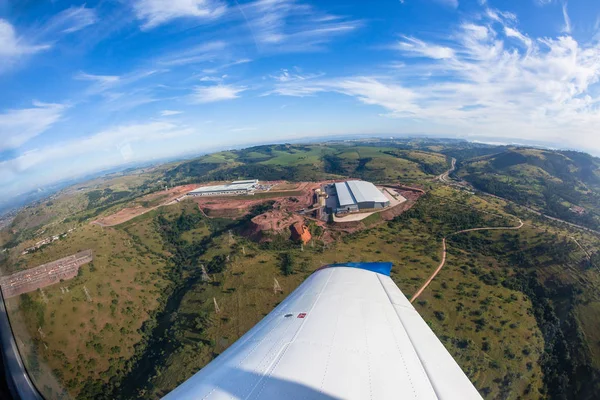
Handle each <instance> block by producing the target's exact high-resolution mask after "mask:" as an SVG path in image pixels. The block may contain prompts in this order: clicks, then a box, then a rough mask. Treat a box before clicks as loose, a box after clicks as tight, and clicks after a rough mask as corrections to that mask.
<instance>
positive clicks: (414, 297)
mask: <svg viewBox="0 0 600 400" xmlns="http://www.w3.org/2000/svg"><path fill="white" fill-rule="evenodd" d="M522 227H523V221H521V220H520V219H519V226H501V227H491V228H471V229H463V230H461V231H457V232H454V233H451V234H449V235H448V236H447V237H450V236H454V235H458V234H459V233H466V232H475V231H492V230H516V229H521V228H522ZM445 264H446V238H443V239H442V262H441V263H440V265H439V266H438V267H437V268H436V270H435V271H433V274H431V276H430V277H429V279H427V280H426V281H425V283H424V284H423V286H421V287H420V288H419V290H417V292H416V293H415V294H414V295H413V297H411V298H410V302H411V303H413V302H414V301H415V300H416V299H417V297H419V296H420V295H421V293H423V291H424V290H425V289H427V286H429V284H430V283H431V281H433V279H434V278H435V277H436V275H437V274H438V273H439V272H440V271H441V270H442V268H443V267H444V265H445Z"/></svg>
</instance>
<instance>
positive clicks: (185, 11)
mask: <svg viewBox="0 0 600 400" xmlns="http://www.w3.org/2000/svg"><path fill="white" fill-rule="evenodd" d="M133 8H134V11H135V14H136V16H137V18H138V19H141V20H143V21H144V24H143V25H142V29H152V28H156V27H157V26H159V25H162V24H165V23H167V22H170V21H172V20H174V19H179V18H195V19H201V20H211V19H215V18H218V17H220V16H222V15H223V14H224V13H225V11H226V10H227V7H226V5H225V3H223V2H221V1H219V0H137V1H135V3H134V4H133Z"/></svg>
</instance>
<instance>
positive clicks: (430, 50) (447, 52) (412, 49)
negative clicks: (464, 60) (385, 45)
mask: <svg viewBox="0 0 600 400" xmlns="http://www.w3.org/2000/svg"><path fill="white" fill-rule="evenodd" d="M397 48H398V49H399V50H402V51H405V52H406V53H407V54H414V55H416V56H422V57H429V58H435V59H443V58H452V57H454V50H452V49H451V48H449V47H444V46H438V45H428V44H426V43H425V42H423V41H421V40H419V39H415V38H413V37H406V36H405V37H404V41H401V42H399V43H398V44H397Z"/></svg>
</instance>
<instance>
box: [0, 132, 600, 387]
mask: <svg viewBox="0 0 600 400" xmlns="http://www.w3.org/2000/svg"><path fill="white" fill-rule="evenodd" d="M452 159H455V160H456V169H455V170H454V171H451V173H450V180H449V181H448V182H446V181H443V180H441V179H439V178H438V177H439V176H440V175H442V174H444V173H445V172H446V171H448V170H450V169H451V165H452ZM251 178H252V179H259V180H261V181H280V180H283V181H288V182H307V181H309V182H312V181H324V180H339V179H346V178H354V179H363V180H368V181H371V182H373V183H377V184H396V185H398V184H399V185H405V186H409V187H415V188H419V189H422V190H423V191H424V192H425V194H424V195H423V196H421V197H420V198H419V199H418V200H417V201H416V203H415V204H414V205H413V206H412V207H411V208H410V209H408V210H407V211H405V212H403V213H402V214H400V215H398V216H396V217H394V218H393V219H391V220H384V219H382V218H380V217H379V215H378V214H375V215H374V216H372V217H369V219H367V220H365V222H364V229H357V230H354V231H344V230H334V229H332V230H330V231H329V232H328V235H325V234H324V232H323V229H322V228H321V227H320V226H318V225H317V224H315V223H314V222H311V221H310V220H307V224H308V227H309V229H310V231H311V234H312V240H311V242H310V243H309V244H307V245H305V246H300V245H299V243H297V242H294V241H292V240H290V237H289V234H280V233H275V232H273V234H271V235H269V236H268V240H252V239H251V238H250V237H249V235H248V230H249V226H250V224H251V219H252V218H253V217H254V216H257V215H260V214H262V213H264V212H266V211H268V210H270V209H271V208H272V207H273V201H271V200H270V199H269V198H267V197H265V198H264V199H261V200H264V201H263V202H262V203H260V204H258V205H254V206H252V208H251V209H250V210H249V213H248V214H245V215H242V216H240V217H239V218H236V219H228V218H217V217H214V218H211V217H210V215H207V214H206V213H204V212H203V211H202V210H201V209H200V208H199V207H198V204H197V203H195V202H194V201H192V200H191V199H184V200H182V201H178V202H174V203H173V204H171V205H164V206H160V207H158V205H159V204H160V201H162V200H161V199H162V197H156V200H154V202H151V203H147V204H145V203H144V201H142V200H140V198H141V197H142V196H145V195H148V194H152V193H157V192H158V191H160V190H163V187H164V186H168V187H173V186H177V185H184V184H196V183H207V182H214V181H218V182H222V181H229V180H236V179H251ZM295 195H296V194H295V193H292V194H291V195H290V196H292V197H293V196H295ZM248 197H249V196H248ZM132 206H139V207H146V208H148V212H145V213H144V214H142V215H139V216H137V217H135V218H133V219H131V220H129V221H127V222H124V223H121V224H119V225H115V226H112V227H103V226H99V225H97V224H92V222H93V221H94V220H95V219H97V218H98V217H102V216H106V215H110V214H114V213H115V212H117V211H119V210H121V209H123V208H125V207H132ZM549 217H552V218H549ZM519 221H522V222H523V226H522V227H521V228H520V229H513V230H502V229H498V230H481V231H474V232H464V233H457V234H454V233H455V232H458V231H462V230H465V229H471V228H484V227H485V228H488V227H492V228H493V227H496V228H501V227H518V226H519ZM70 229H72V231H71V232H69V233H68V234H67V235H65V236H64V237H62V238H61V239H60V240H56V241H54V242H52V243H49V244H46V245H43V246H41V247H39V248H38V249H36V250H35V251H32V252H29V253H28V254H23V252H24V250H25V249H26V248H29V247H31V246H33V245H34V244H35V243H36V242H37V241H39V240H40V239H41V238H44V237H47V236H51V235H57V234H61V233H63V232H67V231H69V230H70ZM598 231H600V159H599V158H595V157H592V156H590V155H588V154H585V153H579V152H574V151H554V150H545V149H539V148H529V147H515V146H494V145H485V144H477V143H469V142H466V141H462V140H434V139H386V140H384V139H369V140H356V141H332V142H322V143H311V144H277V145H263V146H256V147H251V148H247V149H241V150H230V151H222V152H218V153H214V154H208V155H203V156H200V157H198V158H195V159H191V160H186V161H180V162H173V163H169V164H163V165H157V166H153V167H145V168H143V169H139V170H131V171H127V172H124V173H115V174H112V175H108V176H106V177H103V178H97V179H94V180H92V181H87V182H83V183H80V184H77V185H74V186H72V187H69V188H66V189H63V190H62V191H60V192H58V193H56V194H54V195H52V196H51V197H49V198H47V199H45V200H42V201H39V202H36V203H34V204H31V205H28V206H26V207H23V208H22V209H20V210H19V212H18V214H17V215H16V217H15V218H14V220H13V221H12V222H11V224H10V225H8V226H7V227H6V228H5V229H3V230H2V231H1V232H0V248H2V249H7V250H6V251H4V252H2V253H0V271H1V272H2V274H8V273H12V272H15V271H20V270H22V269H25V268H30V267H35V266H38V265H41V264H43V263H46V262H49V261H53V260H56V259H59V258H61V257H65V256H67V255H70V254H73V253H76V252H78V251H81V250H85V249H92V250H93V254H94V260H93V262H91V263H89V264H86V265H84V266H83V267H81V268H80V272H79V275H78V276H77V277H76V278H74V279H72V280H66V281H64V282H61V283H59V284H56V285H52V286H48V287H46V288H44V289H43V293H42V291H40V290H37V291H35V292H30V293H26V294H22V295H20V296H18V297H14V298H9V299H6V303H7V308H8V310H9V315H10V318H11V324H12V326H13V331H14V333H15V336H16V337H17V344H18V346H19V350H20V352H21V355H22V356H23V359H24V363H25V366H26V368H27V369H28V371H29V373H30V374H31V375H32V377H33V379H34V382H35V384H36V385H37V386H38V388H39V389H40V390H41V391H42V393H43V394H44V395H45V396H47V397H48V398H54V399H68V398H82V399H116V398H124V399H137V398H145V399H156V398H160V397H161V396H164V395H165V394H166V393H168V392H169V391H171V390H172V389H174V388H175V387H176V386H177V385H179V384H181V383H182V382H183V381H185V380H186V379H188V378H189V377H190V376H192V375H193V374H194V373H196V372H197V371H198V370H200V369H201V368H202V367H203V366H205V365H206V364H207V363H209V362H210V361H211V360H213V359H214V358H215V357H216V356H218V355H219V354H220V353H222V352H223V351H224V350H225V349H226V348H227V347H228V346H229V345H231V344H232V343H233V342H235V340H236V339H238V338H239V337H241V336H242V335H243V334H244V333H245V332H247V331H248V330H249V329H250V328H252V327H253V326H254V325H255V324H256V323H257V322H258V321H260V320H261V319H262V318H263V317H264V316H265V315H267V314H268V313H269V312H270V311H271V310H272V309H273V308H274V307H275V306H277V305H278V304H279V303H280V302H281V301H282V300H283V299H284V298H285V297H286V296H287V295H288V294H289V293H291V292H292V291H293V290H294V289H295V288H296V287H297V286H298V285H299V284H300V283H302V282H303V280H304V279H306V277H307V276H309V275H310V274H311V273H312V272H313V271H315V270H316V269H318V268H319V267H321V266H323V265H326V264H330V263H338V262H351V261H391V262H393V264H394V266H393V269H392V275H391V276H392V279H393V280H394V282H395V283H396V284H397V285H398V286H399V288H400V289H401V290H402V292H403V293H404V294H405V295H406V296H407V297H408V298H410V297H411V296H412V295H413V294H414V293H416V292H417V290H418V289H419V288H420V287H421V285H422V284H423V283H424V282H425V281H426V280H427V278H428V277H429V276H430V275H431V274H432V273H433V271H434V270H435V269H436V267H437V266H438V265H439V263H440V260H441V257H442V240H443V239H444V238H445V239H446V245H447V260H446V264H445V266H444V268H443V269H442V270H441V272H440V273H439V274H438V275H437V276H436V278H435V279H434V280H433V281H432V283H431V284H430V285H429V286H428V287H427V288H426V289H425V290H424V292H423V293H422V294H421V295H420V296H419V297H418V299H417V300H416V301H415V303H414V306H415V308H416V309H417V311H418V312H419V313H420V314H421V316H422V317H423V318H424V319H425V321H426V322H427V323H428V324H429V325H430V327H431V328H432V329H433V331H434V332H435V333H436V335H437V336H438V337H439V338H440V339H441V341H442V342H443V343H444V345H445V346H446V348H447V349H448V351H449V352H450V353H451V354H452V356H453V357H454V358H455V359H456V361H457V362H458V363H459V365H460V366H461V367H462V368H463V370H464V371H465V373H466V374H467V375H468V376H469V378H470V379H471V380H472V382H473V383H474V385H475V386H476V388H477V389H478V390H479V392H480V393H481V395H482V396H483V397H484V398H486V399H517V398H520V399H566V398H577V399H595V398H599V397H600V232H598ZM202 267H204V268H205V269H206V271H207V273H208V275H209V278H210V279H209V280H206V279H203V274H202ZM274 278H275V279H277V281H278V282H279V283H280V285H281V287H282V289H283V293H274V290H273V281H274ZM64 287H68V291H67V292H65V290H64ZM87 293H89V296H90V297H89V298H88V297H87V295H86V294H87ZM215 301H216V302H217V303H218V307H219V308H220V311H221V312H220V313H218V314H217V313H216V312H215V303H214V302H215Z"/></svg>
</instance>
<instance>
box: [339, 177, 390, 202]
mask: <svg viewBox="0 0 600 400" xmlns="http://www.w3.org/2000/svg"><path fill="white" fill-rule="evenodd" d="M346 185H348V188H349V189H350V192H351V193H352V195H353V196H354V199H356V202H357V203H364V202H369V201H373V202H376V203H385V202H388V201H389V200H388V198H387V197H385V195H384V194H383V193H381V191H380V190H379V189H377V188H376V187H375V185H373V184H372V183H371V182H365V181H348V182H346Z"/></svg>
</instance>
